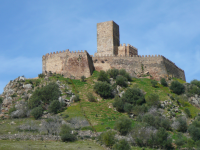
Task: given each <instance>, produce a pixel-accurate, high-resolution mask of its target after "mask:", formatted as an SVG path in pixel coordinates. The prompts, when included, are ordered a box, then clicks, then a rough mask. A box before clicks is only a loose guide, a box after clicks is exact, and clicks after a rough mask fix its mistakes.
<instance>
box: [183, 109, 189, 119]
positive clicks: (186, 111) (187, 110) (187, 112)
mask: <svg viewBox="0 0 200 150" xmlns="http://www.w3.org/2000/svg"><path fill="white" fill-rule="evenodd" d="M184 111H185V113H186V115H187V117H189V118H190V117H191V113H190V110H189V109H188V108H185V109H184Z"/></svg>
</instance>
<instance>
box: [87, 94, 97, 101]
mask: <svg viewBox="0 0 200 150" xmlns="http://www.w3.org/2000/svg"><path fill="white" fill-rule="evenodd" d="M87 98H88V101H89V102H96V99H95V97H94V95H93V94H92V93H91V92H89V93H88V94H87Z"/></svg>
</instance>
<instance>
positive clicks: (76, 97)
mask: <svg viewBox="0 0 200 150" xmlns="http://www.w3.org/2000/svg"><path fill="white" fill-rule="evenodd" d="M79 101H80V98H79V95H78V94H76V95H75V97H74V102H79Z"/></svg>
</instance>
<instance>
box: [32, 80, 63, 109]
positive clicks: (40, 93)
mask: <svg viewBox="0 0 200 150" xmlns="http://www.w3.org/2000/svg"><path fill="white" fill-rule="evenodd" d="M60 94H61V92H60V90H59V86H58V85H57V84H56V83H55V82H51V83H49V84H48V85H46V86H44V87H42V88H38V89H36V90H35V91H34V92H33V94H32V96H31V98H30V100H29V108H34V107H37V106H39V105H40V104H41V103H48V104H49V103H50V102H51V101H53V100H55V99H58V98H59V96H60Z"/></svg>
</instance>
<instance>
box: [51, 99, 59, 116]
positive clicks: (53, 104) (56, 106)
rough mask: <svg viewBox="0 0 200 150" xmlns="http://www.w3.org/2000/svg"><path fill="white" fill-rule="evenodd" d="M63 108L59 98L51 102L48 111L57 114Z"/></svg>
mask: <svg viewBox="0 0 200 150" xmlns="http://www.w3.org/2000/svg"><path fill="white" fill-rule="evenodd" d="M60 109H61V103H60V102H59V101H58V100H54V101H52V102H51V103H50V105H49V107H48V111H49V112H51V113H54V114H57V113H58V112H59V110H60Z"/></svg>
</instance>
